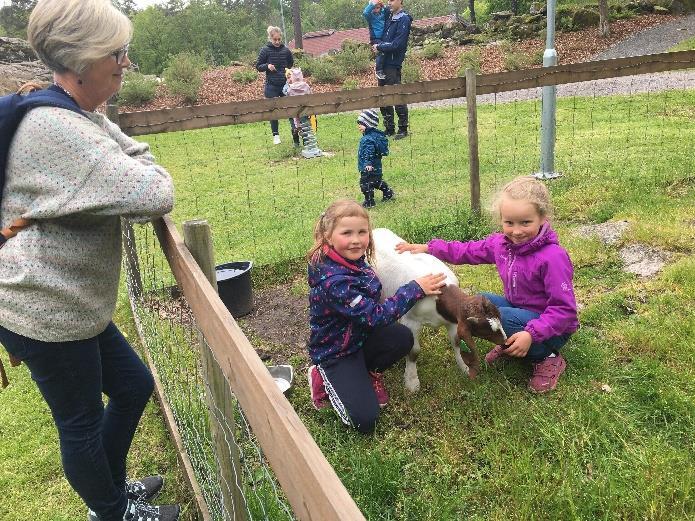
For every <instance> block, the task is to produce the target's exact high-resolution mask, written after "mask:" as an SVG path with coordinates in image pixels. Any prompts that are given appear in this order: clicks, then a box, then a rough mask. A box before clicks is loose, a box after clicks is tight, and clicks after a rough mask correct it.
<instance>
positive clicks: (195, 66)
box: [164, 52, 206, 103]
mask: <svg viewBox="0 0 695 521" xmlns="http://www.w3.org/2000/svg"><path fill="white" fill-rule="evenodd" d="M205 66H206V65H205V60H204V59H203V57H202V56H200V55H198V54H194V53H190V52H182V53H179V54H177V55H176V56H172V57H171V58H170V59H169V65H168V66H167V68H166V69H164V83H165V84H166V86H167V89H168V90H169V92H170V93H171V94H173V95H175V96H183V97H184V99H185V100H186V102H187V103H193V102H195V101H196V100H197V99H198V90H200V85H201V84H202V83H203V71H204V70H205Z"/></svg>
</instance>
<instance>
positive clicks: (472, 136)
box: [466, 69, 480, 215]
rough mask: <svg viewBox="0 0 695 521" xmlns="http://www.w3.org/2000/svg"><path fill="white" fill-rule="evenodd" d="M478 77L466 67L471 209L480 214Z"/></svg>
mask: <svg viewBox="0 0 695 521" xmlns="http://www.w3.org/2000/svg"><path fill="white" fill-rule="evenodd" d="M475 88H476V78H475V71H474V70H473V69H466V108H467V111H468V160H469V164H470V186H471V211H472V212H473V213H474V214H476V215H480V158H479V157H478V108H477V105H476V94H475Z"/></svg>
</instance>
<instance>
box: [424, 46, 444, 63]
mask: <svg viewBox="0 0 695 521" xmlns="http://www.w3.org/2000/svg"><path fill="white" fill-rule="evenodd" d="M422 56H423V57H424V58H425V59H426V60H434V59H435V58H441V57H442V56H444V46H443V45H442V42H428V43H426V44H425V46H424V47H423V48H422Z"/></svg>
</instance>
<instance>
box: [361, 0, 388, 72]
mask: <svg viewBox="0 0 695 521" xmlns="http://www.w3.org/2000/svg"><path fill="white" fill-rule="evenodd" d="M390 15H391V10H390V9H389V8H388V7H384V1H383V0H369V3H367V5H366V6H365V8H364V10H363V11H362V16H363V17H364V19H365V20H367V26H368V27H369V44H370V45H374V44H379V43H381V37H382V36H383V35H384V24H385V22H386V18H388V17H389V16H390ZM374 69H375V72H374V74H375V75H376V78H377V79H378V80H385V79H386V75H385V74H384V53H383V52H377V53H376V63H375V67H374Z"/></svg>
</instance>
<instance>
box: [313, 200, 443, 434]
mask: <svg viewBox="0 0 695 521" xmlns="http://www.w3.org/2000/svg"><path fill="white" fill-rule="evenodd" d="M373 246H374V242H373V240H372V228H371V225H370V222H369V214H368V213H367V211H366V210H365V209H364V208H362V206H361V205H360V204H358V203H357V202H355V201H350V200H341V201H337V202H335V203H333V204H331V205H330V206H329V207H328V209H327V210H326V211H325V212H324V213H322V214H321V216H320V217H319V220H318V222H317V223H316V227H315V230H314V246H313V247H312V248H311V250H310V251H309V268H308V275H309V286H310V287H311V291H310V293H309V325H310V327H311V335H310V339H309V345H308V348H309V356H310V357H311V360H312V362H313V363H314V365H312V366H311V367H309V375H308V376H309V388H310V391H311V399H312V402H313V404H314V407H316V408H317V409H320V408H322V407H326V406H327V405H328V403H329V402H330V404H331V405H332V406H333V408H334V409H335V410H336V412H337V413H338V415H339V416H340V418H341V420H342V421H343V422H344V423H345V424H347V425H351V426H353V427H355V428H356V429H357V430H358V431H360V432H363V433H368V432H371V431H373V430H374V426H375V424H376V420H377V418H378V416H379V408H380V407H383V406H384V405H386V403H387V402H388V395H387V393H386V389H385V388H384V382H383V375H382V373H383V371H384V370H386V369H388V368H389V367H391V366H392V365H393V364H395V363H396V362H397V361H398V360H400V359H401V358H403V357H404V356H405V355H407V354H408V352H409V351H410V349H411V348H412V347H413V336H412V333H411V332H410V330H409V329H408V328H407V327H405V326H403V325H401V324H398V323H396V321H397V320H398V319H399V318H400V317H402V316H403V315H405V314H406V313H407V312H408V311H409V310H410V308H411V307H413V305H415V303H416V302H417V301H418V300H420V299H422V298H424V297H425V295H436V294H439V293H440V291H439V288H441V287H442V286H443V285H444V275H443V274H441V273H440V274H437V275H433V274H430V275H426V276H424V277H420V278H419V279H416V280H413V281H411V282H409V283H408V284H406V285H405V286H403V287H401V288H400V289H399V290H398V291H396V294H395V295H393V296H392V297H390V298H388V299H386V300H384V301H383V302H380V298H381V283H380V282H379V279H378V278H377V276H376V273H374V270H373V269H372V268H371V266H370V265H369V261H371V257H372V252H373V249H374V248H373Z"/></svg>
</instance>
